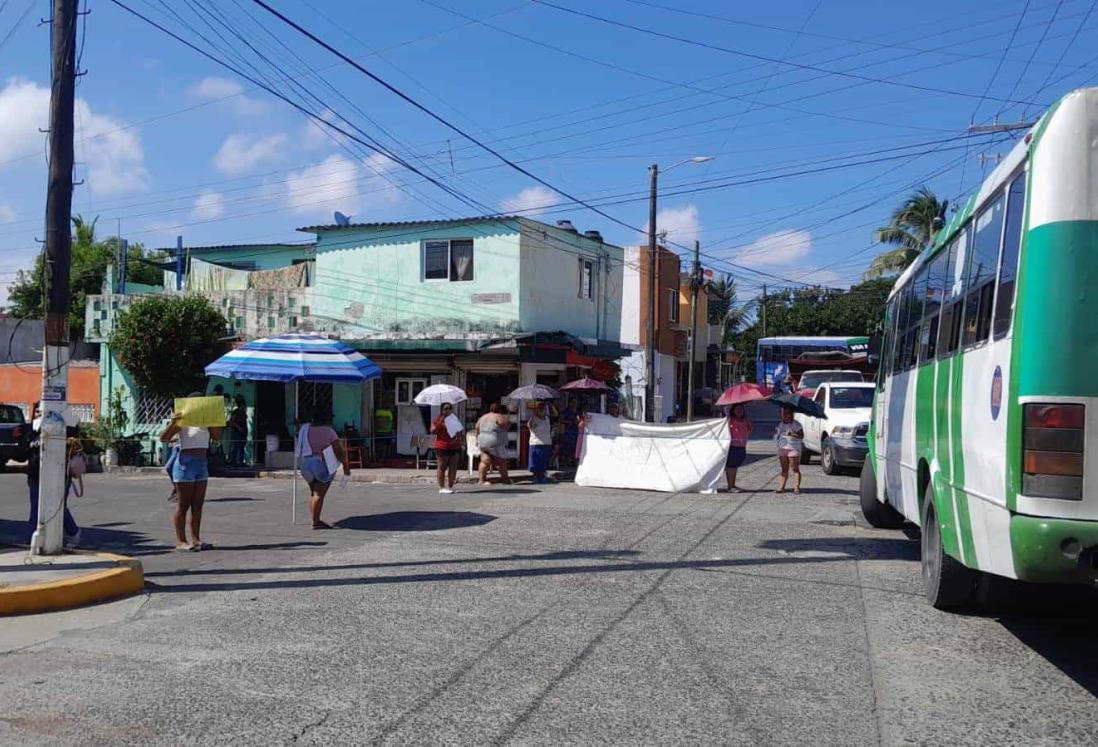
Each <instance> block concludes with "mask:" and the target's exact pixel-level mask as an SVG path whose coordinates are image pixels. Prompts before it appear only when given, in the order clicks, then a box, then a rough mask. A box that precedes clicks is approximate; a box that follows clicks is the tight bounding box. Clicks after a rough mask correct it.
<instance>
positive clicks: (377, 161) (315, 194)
mask: <svg viewBox="0 0 1098 747" xmlns="http://www.w3.org/2000/svg"><path fill="white" fill-rule="evenodd" d="M395 167H396V164H395V163H394V162H393V161H391V160H390V159H389V158H387V157H386V156H383V155H381V154H374V155H372V156H370V157H369V158H367V159H366V160H365V161H361V162H355V161H351V160H350V159H349V158H346V157H344V156H342V155H339V154H333V155H330V156H328V157H327V158H325V159H324V160H323V161H321V162H320V163H318V164H316V165H315V166H309V167H308V168H305V169H302V170H301V171H296V172H292V173H290V174H289V175H288V176H287V177H286V181H285V184H284V185H283V197H284V199H285V203H286V207H287V208H289V209H290V210H291V211H293V212H294V213H297V214H313V215H318V216H319V215H321V214H330V213H331V212H332V211H335V210H338V211H340V212H342V213H345V214H347V215H353V214H355V213H360V212H361V211H363V210H365V209H367V208H376V207H378V206H381V205H385V204H392V203H395V202H397V201H399V200H400V197H401V193H400V191H399V190H398V189H397V187H396V186H395V185H393V184H391V183H390V182H389V181H387V180H386V179H385V176H387V175H388V173H389V172H391V171H392V170H393V169H394V168H395ZM327 217H329V218H330V215H328V216H327Z"/></svg>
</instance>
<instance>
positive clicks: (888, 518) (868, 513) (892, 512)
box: [858, 457, 904, 529]
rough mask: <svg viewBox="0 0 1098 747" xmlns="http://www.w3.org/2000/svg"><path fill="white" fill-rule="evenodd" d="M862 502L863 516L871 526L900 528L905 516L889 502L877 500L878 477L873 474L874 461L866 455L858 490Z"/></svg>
mask: <svg viewBox="0 0 1098 747" xmlns="http://www.w3.org/2000/svg"><path fill="white" fill-rule="evenodd" d="M858 493H859V496H860V498H861V503H862V516H864V517H865V520H866V521H868V522H869V526H871V527H875V528H877V529H899V528H900V527H901V526H903V524H904V517H903V514H901V513H900V512H899V511H897V510H896V509H894V508H892V506H890V505H888V504H887V503H881V502H880V501H879V500H877V477H876V475H874V474H873V464H872V461H871V460H870V459H869V458H868V457H866V460H865V463H864V464H862V479H861V484H860V485H859V490H858Z"/></svg>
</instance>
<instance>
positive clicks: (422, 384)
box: [396, 379, 427, 405]
mask: <svg viewBox="0 0 1098 747" xmlns="http://www.w3.org/2000/svg"><path fill="white" fill-rule="evenodd" d="M426 388H427V379H397V380H396V403H397V404H398V405H411V404H415V403H414V402H413V400H415V398H416V395H417V394H419V393H420V392H422V391H423V390H424V389H426Z"/></svg>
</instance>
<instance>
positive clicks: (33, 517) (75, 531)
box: [27, 402, 80, 549]
mask: <svg viewBox="0 0 1098 747" xmlns="http://www.w3.org/2000/svg"><path fill="white" fill-rule="evenodd" d="M40 407H41V403H39V402H35V403H34V404H33V405H32V406H31V417H30V426H31V431H30V449H29V455H28V456H27V496H28V498H29V499H30V517H29V518H28V519H27V544H30V542H31V540H32V539H33V538H34V532H35V530H37V529H38V497H39V488H40V484H39V478H40V471H41V468H42V462H41V460H42V416H41V414H40ZM65 430H66V433H69V432H70V429H69V428H66V429H65ZM71 430H73V431H75V429H71ZM71 487H72V475H70V474H69V471H68V467H67V466H66V468H65V499H64V501H63V502H62V504H61V506H62V511H63V512H64V513H63V517H62V520H63V522H64V529H63V538H62V542H63V544H64V546H65V547H66V548H69V549H73V548H76V547H79V546H80V525H79V524H77V523H76V519H75V518H73V515H72V511H69V491H70V489H71Z"/></svg>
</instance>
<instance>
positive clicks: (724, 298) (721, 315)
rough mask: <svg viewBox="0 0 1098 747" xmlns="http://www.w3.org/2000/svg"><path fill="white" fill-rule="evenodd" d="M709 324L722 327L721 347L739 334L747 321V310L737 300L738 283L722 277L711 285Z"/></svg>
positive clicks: (728, 277) (729, 277) (727, 277)
mask: <svg viewBox="0 0 1098 747" xmlns="http://www.w3.org/2000/svg"><path fill="white" fill-rule="evenodd" d="M707 292H708V294H709V323H710V324H717V325H720V327H721V345H722V346H727V345H728V342H729V340H731V339H732V337H733V336H734V335H735V334H736V333H737V332H739V331H740V330H741V329H742V328H743V326H744V322H746V321H747V308H746V306H745V305H744V304H741V303H740V302H739V299H738V298H737V290H736V281H735V280H733V279H732V276H730V275H722V276H721V277H720V278H718V279H717V280H714V281H713V282H711V283H710V284H709V288H708V291H707Z"/></svg>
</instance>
